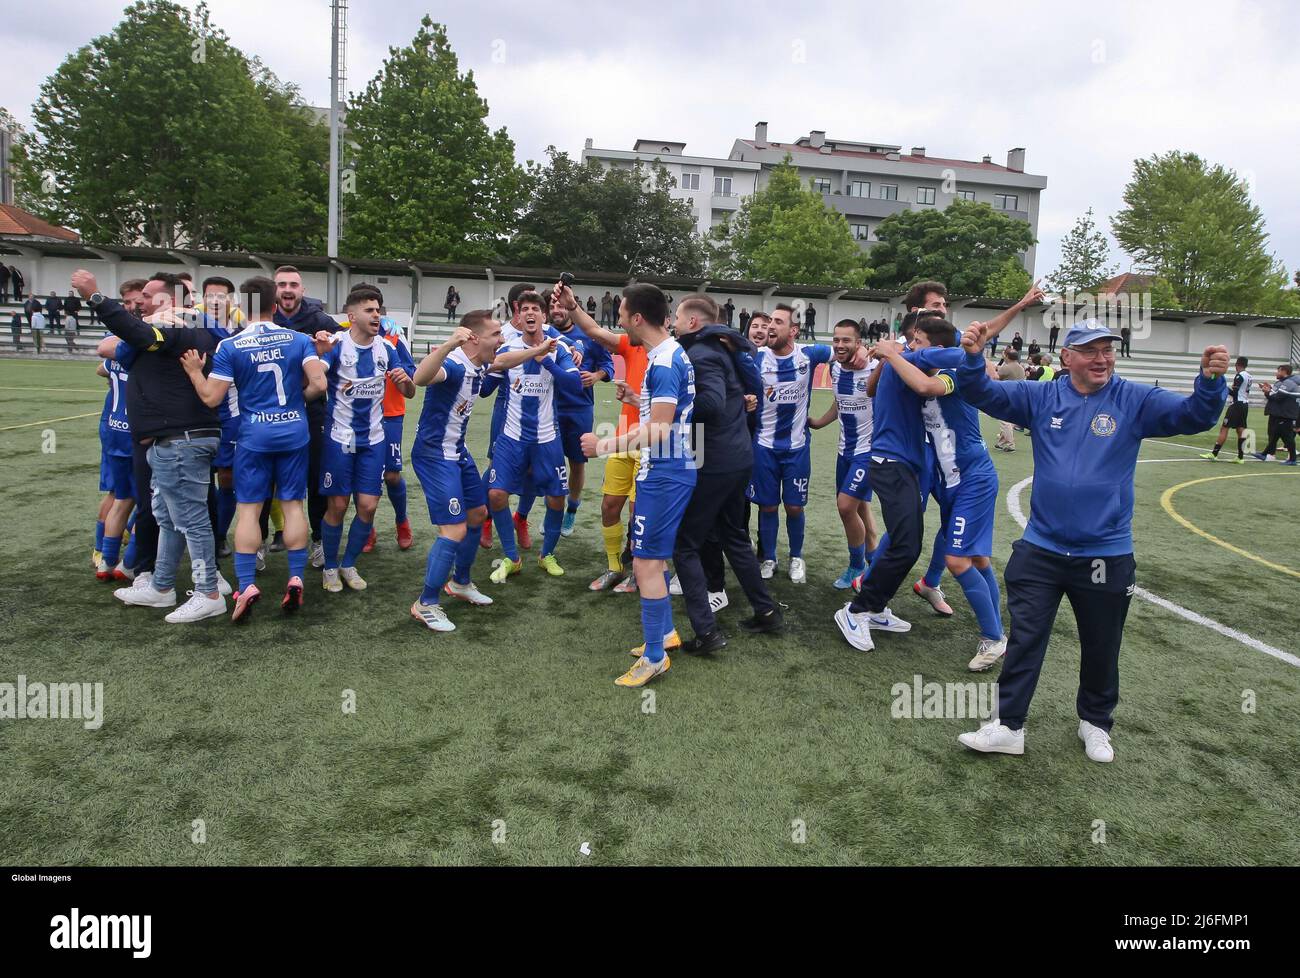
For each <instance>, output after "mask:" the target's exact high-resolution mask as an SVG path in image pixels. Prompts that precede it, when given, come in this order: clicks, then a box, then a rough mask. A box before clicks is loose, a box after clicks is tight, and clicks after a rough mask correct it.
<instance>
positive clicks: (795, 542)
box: [785, 510, 807, 557]
mask: <svg viewBox="0 0 1300 978" xmlns="http://www.w3.org/2000/svg"><path fill="white" fill-rule="evenodd" d="M805 522H807V521H806V519H805V517H804V511H803V510H800V511H799V515H798V516H791V515H790V514H789V513H786V514H785V532H786V536H788V537H789V538H790V556H791V557H802V556H803V529H804V523H805Z"/></svg>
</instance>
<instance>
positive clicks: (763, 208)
mask: <svg viewBox="0 0 1300 978" xmlns="http://www.w3.org/2000/svg"><path fill="white" fill-rule="evenodd" d="M708 247H709V274H710V275H712V276H714V277H715V278H742V279H757V280H767V281H777V282H790V283H799V284H803V285H844V286H848V287H860V286H862V285H863V284H864V283H865V282H866V278H867V274H866V266H865V264H864V261H863V255H862V252H861V250H860V249H859V248H858V245H857V242H855V241H854V240H853V235H852V234H850V233H849V224H848V221H846V220H845V219H844V215H843V214H841V213H839V212H838V211H836V210H835V209H834V208H832V207H828V206H827V204H826V201H825V200H824V199H822V195H821V194H819V193H815V192H813V191H812V190H811V189H808V188H804V187H803V186H802V184H801V183H800V182H799V171H798V170H797V169H796V168H795V167H794V166H793V164H791V162H790V157H789V155H787V156H786V158H785V159H784V160H783V161H782V162H781V163H779V164H778V165H777V166H776V167H775V168H774V169H773V170H772V174H771V177H770V179H769V181H768V185H767V186H766V187H764V188H763V189H762V190H760V191H758V192H757V193H755V194H753V195H752V196H750V197H748V198H746V199H745V201H744V202H743V203H742V204H741V205H740V209H739V210H738V211H737V212H736V214H735V216H734V217H733V218H732V219H731V220H730V221H729V222H727V223H726V224H723V225H719V226H717V227H715V228H713V229H712V230H711V231H710V232H709V239H708Z"/></svg>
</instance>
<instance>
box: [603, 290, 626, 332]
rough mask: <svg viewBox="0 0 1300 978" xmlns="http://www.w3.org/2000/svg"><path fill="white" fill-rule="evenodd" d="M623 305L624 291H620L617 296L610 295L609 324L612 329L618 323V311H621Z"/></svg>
mask: <svg viewBox="0 0 1300 978" xmlns="http://www.w3.org/2000/svg"><path fill="white" fill-rule="evenodd" d="M606 294H608V293H606ZM622 305H623V293H621V292H620V293H619V294H618V295H616V296H611V297H610V300H609V310H610V313H609V315H610V319H609V326H610V329H613V328H614V327H615V326H617V325H618V312H619V309H620V308H621V307H622Z"/></svg>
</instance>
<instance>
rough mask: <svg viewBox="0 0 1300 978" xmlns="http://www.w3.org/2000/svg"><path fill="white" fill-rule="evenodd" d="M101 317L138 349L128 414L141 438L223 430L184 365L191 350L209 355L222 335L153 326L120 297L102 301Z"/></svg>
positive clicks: (129, 388) (131, 375) (130, 375)
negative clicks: (124, 306) (132, 313)
mask: <svg viewBox="0 0 1300 978" xmlns="http://www.w3.org/2000/svg"><path fill="white" fill-rule="evenodd" d="M98 311H99V320H100V322H102V323H103V324H104V326H105V327H107V328H108V329H109V330H110V331H112V332H113V334H114V335H116V336H117V337H118V339H120V340H122V341H123V342H125V343H126V344H127V345H128V346H132V347H134V348H135V350H136V357H135V362H133V363H132V364H131V369H130V371H129V372H128V375H127V381H126V416H127V420H128V421H130V423H131V437H132V438H133V439H135V440H136V441H137V442H144V441H146V440H150V439H154V438H161V437H162V436H164V435H178V434H180V433H181V432H183V431H188V430H191V429H194V428H220V427H221V423H220V421H219V420H218V418H217V412H216V410H215V409H214V408H210V407H208V406H207V405H206V404H204V403H203V402H202V401H201V400H199V395H198V394H197V393H196V392H195V390H194V385H193V384H191V383H190V378H189V374H187V373H186V372H185V369H184V368H183V367H182V366H181V362H180V355H181V354H182V353H184V352H185V351H186V350H198V351H199V352H200V353H206V354H208V359H209V361H210V360H211V358H212V357H211V355H212V353H213V351H215V350H216V348H217V344H218V343H220V342H221V337H220V336H218V335H217V334H216V333H215V332H213V331H212V330H210V329H207V328H205V327H201V326H187V327H177V326H153V325H151V324H149V323H146V322H144V321H143V320H140V319H136V318H135V317H134V316H133V315H131V314H130V313H129V312H127V311H126V309H124V308H123V307H122V304H121V303H120V302H118V301H117V300H116V299H105V300H104V301H103V302H102V303H101V304H100V305H99V309H98Z"/></svg>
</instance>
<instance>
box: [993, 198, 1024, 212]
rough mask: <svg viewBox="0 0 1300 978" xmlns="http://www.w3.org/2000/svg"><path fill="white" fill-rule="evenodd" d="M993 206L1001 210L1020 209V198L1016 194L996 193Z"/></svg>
mask: <svg viewBox="0 0 1300 978" xmlns="http://www.w3.org/2000/svg"><path fill="white" fill-rule="evenodd" d="M993 207H994V209H995V210H1000V211H1017V210H1020V198H1019V197H1017V196H1016V195H1015V194H994V195H993Z"/></svg>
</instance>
